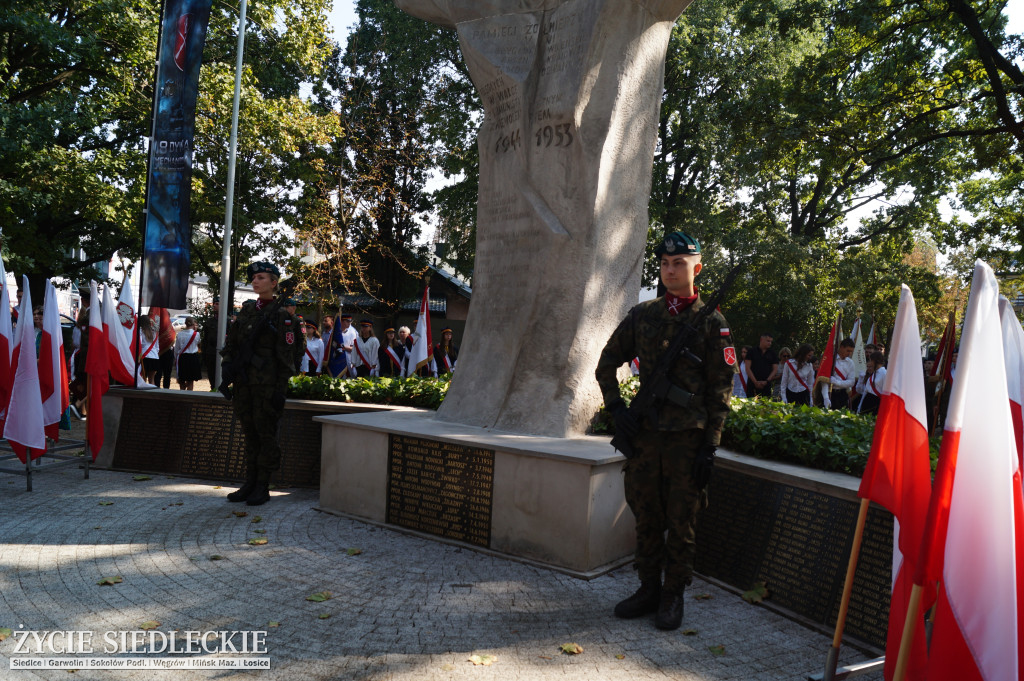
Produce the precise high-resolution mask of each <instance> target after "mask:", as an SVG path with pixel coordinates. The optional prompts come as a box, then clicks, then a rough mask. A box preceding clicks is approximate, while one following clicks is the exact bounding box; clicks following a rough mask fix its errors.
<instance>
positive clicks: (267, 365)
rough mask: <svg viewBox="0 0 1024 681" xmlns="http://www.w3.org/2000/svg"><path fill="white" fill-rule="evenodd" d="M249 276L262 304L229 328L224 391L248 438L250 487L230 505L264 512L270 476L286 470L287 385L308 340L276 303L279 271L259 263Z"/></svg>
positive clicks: (245, 309)
mask: <svg viewBox="0 0 1024 681" xmlns="http://www.w3.org/2000/svg"><path fill="white" fill-rule="evenodd" d="M248 274H249V280H250V281H251V282H252V289H253V291H254V292H255V293H256V294H257V295H258V296H259V298H258V299H257V300H247V301H245V303H244V304H243V305H242V309H241V311H240V312H239V313H238V318H237V319H236V320H235V321H234V322H232V324H231V326H230V327H229V328H228V333H227V338H226V339H225V342H224V349H223V350H222V351H221V357H222V358H223V361H222V363H221V376H222V378H223V382H222V383H221V386H220V387H221V392H223V393H224V394H225V396H227V397H228V398H229V399H232V401H233V403H234V412H235V417H236V418H238V420H239V422H240V423H241V425H242V432H243V434H244V435H245V465H246V477H245V484H244V485H243V486H242V487H241V488H240V489H238V490H237V491H235V492H232V493H231V494H229V495H228V501H245V502H246V503H247V504H248V505H250V506H259V505H260V504H264V503H266V502H267V501H268V500H269V499H270V491H269V484H270V476H271V474H272V473H273V472H274V471H276V470H277V469H278V468H279V467H280V464H281V446H280V445H279V444H278V442H277V429H278V424H279V423H280V421H281V416H282V415H283V414H284V401H285V393H286V391H287V388H288V379H289V378H291V377H292V376H294V375H295V374H297V373H298V369H299V362H300V360H301V359H302V354H303V352H304V351H305V336H304V335H303V333H302V329H301V328H300V325H299V321H298V319H297V318H296V317H295V315H293V314H291V313H290V312H288V311H287V310H286V309H284V307H283V306H282V305H281V301H280V300H278V299H276V298H275V297H274V296H275V293H276V291H277V282H278V279H279V278H280V276H281V273H280V271H279V270H278V269H277V267H276V266H275V265H273V264H272V263H269V262H255V263H252V264H251V265H249V270H248ZM232 386H233V390H232Z"/></svg>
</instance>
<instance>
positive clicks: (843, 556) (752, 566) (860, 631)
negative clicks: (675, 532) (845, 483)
mask: <svg viewBox="0 0 1024 681" xmlns="http://www.w3.org/2000/svg"><path fill="white" fill-rule="evenodd" d="M709 501H710V506H709V508H708V510H707V511H705V512H703V513H702V514H701V518H700V519H699V522H698V528H697V558H696V569H697V572H699V573H701V574H705V575H708V576H709V577H714V578H715V579H720V580H721V581H723V582H725V583H727V584H730V585H732V586H734V587H736V588H737V589H742V590H746V589H749V588H751V587H752V586H753V585H754V583H756V582H764V583H765V584H766V585H767V586H768V590H769V594H770V596H769V599H770V603H771V604H772V605H777V606H779V607H781V608H785V609H786V610H790V611H792V612H795V613H798V614H800V615H802V616H804V617H806V618H807V619H809V620H811V621H814V622H817V623H819V624H821V625H822V626H823V627H825V628H831V627H834V626H835V622H836V616H837V614H838V612H839V603H840V600H841V598H842V592H843V582H844V580H845V579H846V568H847V564H848V561H849V557H850V547H851V545H852V542H853V532H854V529H855V526H856V522H857V512H858V505H859V502H858V501H854V500H849V499H840V498H837V497H833V496H828V495H825V494H821V493H817V492H812V491H808V490H806V489H803V488H799V487H793V486H790V485H785V484H782V483H779V482H774V481H771V480H766V479H763V478H758V477H755V476H753V475H746V474H743V473H740V472H737V471H734V470H727V469H726V470H718V471H716V473H715V477H714V478H713V480H712V483H711V488H710V489H709ZM891 566H892V516H891V515H890V514H888V513H887V512H886V511H885V510H884V509H879V508H875V507H873V508H872V509H871V511H870V512H869V514H868V522H867V525H866V528H865V533H864V539H863V546H862V548H861V554H860V558H859V566H858V570H857V575H856V579H855V581H854V589H853V593H852V597H851V600H850V609H849V614H848V616H847V622H846V633H847V634H848V635H850V636H853V637H855V638H857V639H859V640H861V641H864V642H865V643H869V644H872V645H876V646H878V647H880V648H884V646H885V634H886V627H887V624H888V623H887V619H888V612H889V575H890V573H891V569H892V568H891Z"/></svg>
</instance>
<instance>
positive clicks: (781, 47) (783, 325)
mask: <svg viewBox="0 0 1024 681" xmlns="http://www.w3.org/2000/svg"><path fill="white" fill-rule="evenodd" d="M958 2H959V0H958ZM964 3H966V4H964ZM964 3H960V4H957V3H948V4H947V3H946V2H945V0H937V1H935V2H932V1H930V0H927V1H924V2H918V1H914V2H899V1H895V2H894V1H892V0H857V1H856V2H851V3H847V2H836V1H835V0H811V1H809V2H794V1H792V0H773V1H771V2H758V3H754V2H744V3H739V4H736V3H728V2H723V1H720V0H706V1H705V2H701V3H694V5H693V6H691V7H690V8H689V9H688V10H687V11H686V12H685V13H684V14H683V16H682V18H681V19H680V20H679V22H678V23H677V25H676V27H675V31H674V34H673V39H672V43H671V46H670V51H669V58H668V62H667V65H666V95H665V98H664V102H663V110H662V129H661V134H660V139H659V147H658V152H657V157H656V161H655V176H654V195H653V196H652V204H651V218H652V229H651V240H652V242H653V241H656V240H657V239H658V238H660V236H661V234H663V233H664V232H665V231H667V230H670V229H675V228H685V229H691V230H692V231H694V232H696V233H697V234H698V236H700V237H701V238H702V239H703V241H704V243H706V244H707V253H708V255H706V256H705V261H706V272H707V277H706V278H707V279H708V280H709V281H708V282H706V284H705V285H707V284H710V283H712V282H713V281H714V280H715V278H716V276H720V275H719V272H720V271H722V270H723V269H724V268H725V267H727V266H728V265H729V264H730V262H731V261H736V260H739V261H745V262H747V263H749V267H748V275H747V278H746V281H745V283H744V284H742V285H740V286H738V287H737V290H736V292H735V293H734V295H733V296H731V298H730V300H729V301H728V304H727V305H726V306H723V309H724V310H725V312H726V314H727V315H728V316H729V319H730V322H731V325H732V326H733V330H734V332H735V333H736V334H737V338H738V340H739V341H740V342H753V340H754V339H756V337H757V334H758V333H759V331H760V330H761V329H765V328H767V329H770V330H774V331H775V333H776V338H777V340H780V341H781V342H784V343H786V344H792V343H796V342H799V341H804V340H809V341H811V342H813V343H815V344H816V345H819V346H820V345H821V344H822V343H823V342H824V340H825V338H826V335H827V333H828V329H829V327H830V326H831V323H832V321H833V320H834V319H835V316H836V313H837V311H838V303H840V302H845V303H846V308H847V311H848V312H849V311H850V310H853V309H855V308H858V307H860V308H862V309H863V311H864V312H865V314H866V315H867V316H870V317H876V318H877V320H878V323H879V327H880V329H886V328H887V327H886V324H888V325H891V323H892V319H893V316H894V314H895V309H896V305H897V303H898V299H899V284H900V283H901V282H905V283H907V284H909V285H911V287H912V288H913V290H914V293H915V297H916V299H917V302H918V307H919V309H922V308H924V309H927V308H928V307H929V306H930V305H936V304H939V300H940V290H941V289H942V281H941V277H940V275H939V273H937V272H936V271H935V269H936V268H935V266H934V262H933V263H927V262H917V261H914V260H913V259H912V258H908V256H909V255H910V254H911V253H912V252H913V249H914V246H915V244H916V243H920V242H921V241H922V240H927V239H930V240H931V241H932V242H933V243H936V244H938V245H939V246H940V247H943V248H947V247H952V246H954V245H960V244H961V243H962V242H963V241H964V238H965V236H966V237H967V238H972V237H982V236H987V237H994V238H993V239H992V240H993V242H994V243H999V242H1000V240H1002V243H1004V244H1005V243H1006V240H1012V241H1013V242H1015V243H1014V247H1015V248H1019V245H1017V244H1020V243H1024V242H1022V241H1020V240H1019V239H1018V237H1017V230H1018V229H1019V227H1018V226H1019V225H1020V224H1021V223H1022V221H1021V217H1022V213H1021V208H1024V206H1021V205H1020V190H1019V186H1020V185H1019V179H1020V178H1019V175H1017V174H1015V173H1017V172H1018V171H1016V170H1015V168H1017V166H1019V162H1017V160H1016V159H1017V158H1018V157H1017V156H1016V155H1015V152H1014V153H1007V148H1006V147H1007V145H1008V144H1010V143H1012V142H1013V141H1014V137H1013V135H1012V133H1013V125H1014V123H1013V121H1008V120H1007V118H1006V108H1007V107H1006V106H1003V105H1002V104H1001V102H1005V101H1008V102H1009V110H1010V112H1011V113H1014V114H1016V115H1018V116H1019V111H1020V95H1021V89H1020V87H1019V86H1018V85H1017V82H1018V81H1017V80H1016V77H1017V72H1016V70H1015V68H1014V66H1013V61H1014V60H1018V61H1019V58H1020V56H1021V55H1020V41H1019V38H1016V37H1013V38H1007V37H1005V36H1004V35H1003V26H1004V25H1005V20H1004V19H1003V18H1002V16H1001V15H1000V10H1001V7H1002V6H1001V5H1000V4H996V3H981V2H971V1H970V0H964ZM961 5H963V6H961ZM967 10H970V11H973V12H974V13H975V16H976V17H979V18H980V23H979V24H978V26H980V27H981V29H982V30H981V32H980V33H979V32H978V31H977V30H968V28H967V27H966V23H965V21H964V19H963V17H964V15H965V14H969V13H970V12H968V11H967ZM978 26H975V29H977V28H978ZM986 49H987V53H986ZM1000 50H1001V52H1000ZM993 53H996V54H994V55H993ZM986 54H987V56H986ZM988 62H992V63H994V64H995V65H996V67H997V74H996V75H1000V74H1001V75H1000V78H1001V82H1002V83H1003V85H1004V87H1003V88H1002V90H1001V94H1000V91H999V89H998V88H996V87H994V85H993V75H992V74H993V71H992V69H991V68H990V67H989V65H988ZM1018 146H1019V145H1018ZM996 148H998V149H1000V150H1001V151H1002V156H1000V155H999V154H997V153H995V149H996ZM1007 157H1009V158H1007ZM955 195H958V196H959V197H960V203H959V206H958V207H959V208H961V209H963V210H966V211H970V212H971V213H973V217H972V218H971V219H961V218H958V217H952V218H951V217H950V211H948V210H944V209H943V203H944V202H945V201H946V200H947V199H948V197H951V196H955ZM1014 220H1016V222H1015V223H1014ZM1010 225H1014V226H1013V227H1012V228H1011V227H1010ZM647 275H648V281H653V279H654V275H655V270H654V268H653V266H652V267H651V268H650V269H648V271H647ZM936 316H938V315H936ZM942 317H943V318H944V314H943V315H942ZM849 324H850V322H849V321H848V322H847V325H846V326H847V328H848V327H849Z"/></svg>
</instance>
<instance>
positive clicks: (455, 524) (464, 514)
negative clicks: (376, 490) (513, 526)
mask: <svg viewBox="0 0 1024 681" xmlns="http://www.w3.org/2000/svg"><path fill="white" fill-rule="evenodd" d="M493 490H494V450H490V449H478V448H475V447H466V446H464V445H459V444H453V443H450V442H437V441H434V440H423V439H420V438H414V437H406V436H402V435H391V437H390V447H389V453H388V511H387V522H389V523H391V524H393V525H399V526H401V527H407V528H409V529H411V530H419V531H421V532H428V533H430V534H436V535H438V536H441V537H447V538H449V539H457V540H459V541H464V542H467V543H469V544H475V545H478V546H489V545H490V543H491V497H492V493H493Z"/></svg>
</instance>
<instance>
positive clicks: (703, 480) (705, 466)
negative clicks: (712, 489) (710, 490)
mask: <svg viewBox="0 0 1024 681" xmlns="http://www.w3.org/2000/svg"><path fill="white" fill-rule="evenodd" d="M715 449H716V448H715V447H714V445H701V446H700V449H698V450H697V456H696V457H694V459H693V481H694V484H696V485H697V489H704V488H705V487H707V486H708V483H709V482H711V470H712V469H713V468H714V466H715Z"/></svg>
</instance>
